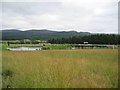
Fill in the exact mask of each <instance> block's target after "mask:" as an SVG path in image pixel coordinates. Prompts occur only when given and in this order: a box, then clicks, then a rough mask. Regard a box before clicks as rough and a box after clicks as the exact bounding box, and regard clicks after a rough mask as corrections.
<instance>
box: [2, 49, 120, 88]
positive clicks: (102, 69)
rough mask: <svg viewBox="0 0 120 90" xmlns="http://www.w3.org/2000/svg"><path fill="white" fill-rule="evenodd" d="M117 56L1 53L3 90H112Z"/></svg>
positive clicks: (61, 52) (104, 53)
mask: <svg viewBox="0 0 120 90" xmlns="http://www.w3.org/2000/svg"><path fill="white" fill-rule="evenodd" d="M117 54H118V52H117V50H112V49H102V50H92V49H91V50H89V49H87V50H46V51H3V73H5V72H6V71H7V70H10V71H11V72H12V76H11V77H10V76H9V75H8V76H7V75H6V76H3V87H6V86H7V85H10V86H11V87H15V88H28V87H29V88H114V87H117V86H118V56H117Z"/></svg>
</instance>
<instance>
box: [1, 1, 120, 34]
mask: <svg viewBox="0 0 120 90" xmlns="http://www.w3.org/2000/svg"><path fill="white" fill-rule="evenodd" d="M3 1H4V2H3ZM3 1H2V2H1V4H0V5H2V10H1V11H0V13H2V15H1V17H2V20H0V24H1V25H2V28H1V29H20V30H28V29H50V30H55V31H70V30H75V31H78V32H91V33H118V1H119V0H58V1H57V0H56V1H51V2H50V0H49V1H48V0H45V1H44V0H41V1H40V2H38V1H37V0H35V1H34V2H33V1H32V0H31V2H30V1H29V2H25V0H24V2H15V0H13V1H14V2H8V1H7V0H3Z"/></svg>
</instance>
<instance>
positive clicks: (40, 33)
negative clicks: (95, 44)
mask: <svg viewBox="0 0 120 90" xmlns="http://www.w3.org/2000/svg"><path fill="white" fill-rule="evenodd" d="M0 32H1V33H2V39H3V40H21V39H32V40H35V39H41V40H48V39H51V38H62V37H64V38H67V37H72V36H85V35H90V33H89V32H77V31H52V30H47V29H42V30H34V29H32V30H27V31H21V30H17V29H9V30H8V29H7V30H1V31H0Z"/></svg>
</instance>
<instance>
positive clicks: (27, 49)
mask: <svg viewBox="0 0 120 90" xmlns="http://www.w3.org/2000/svg"><path fill="white" fill-rule="evenodd" d="M7 49H8V50H10V51H21V50H24V51H29V50H32V51H33V50H42V47H10V48H7Z"/></svg>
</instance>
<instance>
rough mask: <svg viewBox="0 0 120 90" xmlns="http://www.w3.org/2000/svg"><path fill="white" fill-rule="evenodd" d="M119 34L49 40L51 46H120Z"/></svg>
mask: <svg viewBox="0 0 120 90" xmlns="http://www.w3.org/2000/svg"><path fill="white" fill-rule="evenodd" d="M119 37H120V35H118V34H91V35H88V36H72V37H69V38H52V39H49V40H48V43H51V44H83V42H88V43H89V44H120V39H119Z"/></svg>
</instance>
